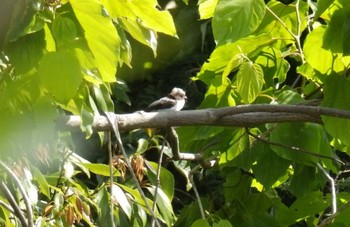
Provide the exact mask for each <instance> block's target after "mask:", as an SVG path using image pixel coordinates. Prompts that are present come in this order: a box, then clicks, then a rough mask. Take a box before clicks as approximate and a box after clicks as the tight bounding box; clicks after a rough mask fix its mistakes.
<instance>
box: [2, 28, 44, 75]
mask: <svg viewBox="0 0 350 227" xmlns="http://www.w3.org/2000/svg"><path fill="white" fill-rule="evenodd" d="M44 35H45V34H44V30H41V31H38V32H35V33H33V34H29V35H26V36H24V37H21V38H19V39H18V40H17V41H15V42H11V43H9V44H8V45H7V47H6V50H5V53H6V54H7V55H8V57H9V60H10V62H11V64H13V66H14V67H15V70H16V72H17V73H18V74H22V73H26V72H27V71H29V70H30V69H32V68H33V67H35V66H37V65H38V64H39V61H40V60H41V58H42V57H43V54H44V49H45V41H44Z"/></svg>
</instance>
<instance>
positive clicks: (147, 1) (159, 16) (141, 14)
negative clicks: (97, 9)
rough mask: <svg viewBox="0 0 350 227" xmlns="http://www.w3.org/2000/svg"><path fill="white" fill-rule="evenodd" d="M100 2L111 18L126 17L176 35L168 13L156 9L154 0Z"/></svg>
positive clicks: (150, 27) (145, 25) (152, 28)
mask: <svg viewBox="0 0 350 227" xmlns="http://www.w3.org/2000/svg"><path fill="white" fill-rule="evenodd" d="M102 3H103V5H104V6H105V7H106V8H107V11H108V12H109V14H110V15H111V16H112V17H113V18H118V17H126V18H128V19H130V20H133V21H135V22H136V21H137V22H139V23H140V25H142V26H144V27H145V28H148V29H151V30H154V31H156V32H162V33H164V34H167V35H171V36H175V35H176V29H175V25H174V22H173V20H172V17H171V15H170V13H169V12H167V11H160V10H157V9H156V6H157V1H156V0H144V1H142V4H140V3H139V2H137V1H127V0H117V1H107V0H103V1H102Z"/></svg>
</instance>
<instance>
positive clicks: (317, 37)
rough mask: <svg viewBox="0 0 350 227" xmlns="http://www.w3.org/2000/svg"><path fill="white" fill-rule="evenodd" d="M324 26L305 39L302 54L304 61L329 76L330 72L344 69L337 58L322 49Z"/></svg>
mask: <svg viewBox="0 0 350 227" xmlns="http://www.w3.org/2000/svg"><path fill="white" fill-rule="evenodd" d="M325 31H326V28H325V26H319V27H317V28H316V29H314V30H313V31H312V32H310V33H309V35H308V36H307V37H306V39H305V43H304V54H305V58H306V61H307V62H308V63H309V64H310V65H311V66H312V67H313V68H314V69H316V70H318V71H320V72H321V73H322V74H330V72H331V71H332V70H334V71H336V72H339V71H342V70H343V69H344V64H343V63H342V61H341V60H340V58H339V56H336V55H335V54H333V53H332V52H331V51H328V50H326V49H324V48H323V46H324V43H323V42H324V41H323V38H322V37H323V36H324V34H325Z"/></svg>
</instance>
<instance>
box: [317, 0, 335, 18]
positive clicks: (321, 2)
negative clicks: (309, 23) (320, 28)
mask: <svg viewBox="0 0 350 227" xmlns="http://www.w3.org/2000/svg"><path fill="white" fill-rule="evenodd" d="M333 3H334V0H318V1H317V9H316V12H315V17H314V20H315V21H316V20H317V19H318V18H319V17H320V16H321V15H322V13H323V12H324V11H325V10H326V9H327V8H328V7H329V6H330V5H332V4H333Z"/></svg>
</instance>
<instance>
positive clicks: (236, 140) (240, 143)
mask: <svg viewBox="0 0 350 227" xmlns="http://www.w3.org/2000/svg"><path fill="white" fill-rule="evenodd" d="M230 131H231V134H229V133H228V132H227V131H226V132H225V133H222V134H223V135H222V136H221V137H220V138H221V139H222V140H223V141H225V136H226V135H227V136H228V137H229V138H228V139H229V140H228V142H226V141H225V142H223V141H220V143H221V142H223V143H222V144H221V145H222V147H223V149H225V148H226V149H227V150H226V151H224V152H223V153H222V154H221V156H220V163H226V162H228V161H231V160H233V159H234V158H236V157H237V156H238V155H239V154H240V153H241V152H243V151H244V150H246V149H247V148H248V147H249V139H248V135H247V134H246V131H245V129H244V128H239V129H236V130H230ZM225 134H226V135H225ZM225 144H227V145H225Z"/></svg>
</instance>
